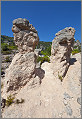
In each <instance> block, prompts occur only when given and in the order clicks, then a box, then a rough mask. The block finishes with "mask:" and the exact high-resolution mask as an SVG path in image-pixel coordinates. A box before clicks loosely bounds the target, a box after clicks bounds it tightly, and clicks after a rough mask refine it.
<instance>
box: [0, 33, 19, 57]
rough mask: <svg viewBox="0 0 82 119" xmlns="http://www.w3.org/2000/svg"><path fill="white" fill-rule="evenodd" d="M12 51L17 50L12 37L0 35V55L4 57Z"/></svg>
mask: <svg viewBox="0 0 82 119" xmlns="http://www.w3.org/2000/svg"><path fill="white" fill-rule="evenodd" d="M12 50H17V46H16V45H15V43H14V41H13V37H8V36H3V35H1V53H2V54H4V55H6V54H11V53H12Z"/></svg>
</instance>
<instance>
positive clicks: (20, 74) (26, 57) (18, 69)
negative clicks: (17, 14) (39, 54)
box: [4, 18, 39, 92]
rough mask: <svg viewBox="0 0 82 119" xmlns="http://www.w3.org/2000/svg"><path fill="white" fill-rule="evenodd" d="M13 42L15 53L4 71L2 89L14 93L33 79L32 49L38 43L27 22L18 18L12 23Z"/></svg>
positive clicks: (33, 29)
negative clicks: (16, 51)
mask: <svg viewBox="0 0 82 119" xmlns="http://www.w3.org/2000/svg"><path fill="white" fill-rule="evenodd" d="M12 31H13V32H14V34H13V35H14V41H15V44H16V45H17V46H18V50H19V53H17V54H16V55H15V56H14V58H13V60H12V62H11V64H10V66H9V68H8V69H7V70H6V75H5V85H4V89H5V91H6V92H9V91H13V90H14V91H16V90H18V89H20V88H21V87H22V86H24V85H26V84H27V82H29V80H30V79H31V78H33V77H35V75H34V72H35V67H36V55H35V53H34V49H35V47H36V45H37V44H38V42H39V37H38V33H37V31H36V30H35V28H34V27H33V26H32V24H30V23H29V21H28V20H26V19H22V18H18V19H15V20H14V21H13V27H12Z"/></svg>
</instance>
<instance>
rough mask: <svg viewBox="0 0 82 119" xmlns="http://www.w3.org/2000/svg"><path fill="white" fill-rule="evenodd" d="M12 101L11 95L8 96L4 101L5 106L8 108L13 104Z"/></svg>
mask: <svg viewBox="0 0 82 119" xmlns="http://www.w3.org/2000/svg"><path fill="white" fill-rule="evenodd" d="M14 99H15V97H13V96H12V95H9V96H8V97H7V99H6V106H10V105H11V104H12V103H13V100H14Z"/></svg>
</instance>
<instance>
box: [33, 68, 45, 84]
mask: <svg viewBox="0 0 82 119" xmlns="http://www.w3.org/2000/svg"><path fill="white" fill-rule="evenodd" d="M35 75H36V76H38V77H39V78H40V83H42V79H43V78H44V76H45V71H44V70H43V69H41V68H36V69H35Z"/></svg>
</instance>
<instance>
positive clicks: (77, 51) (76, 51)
mask: <svg viewBox="0 0 82 119" xmlns="http://www.w3.org/2000/svg"><path fill="white" fill-rule="evenodd" d="M79 52H80V50H79V49H74V50H73V51H72V55H75V54H76V53H79Z"/></svg>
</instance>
